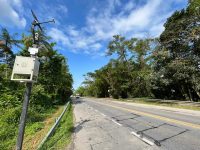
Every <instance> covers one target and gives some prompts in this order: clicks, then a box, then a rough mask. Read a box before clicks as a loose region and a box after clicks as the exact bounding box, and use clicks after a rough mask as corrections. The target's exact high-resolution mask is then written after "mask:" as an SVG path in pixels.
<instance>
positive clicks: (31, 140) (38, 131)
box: [23, 106, 64, 150]
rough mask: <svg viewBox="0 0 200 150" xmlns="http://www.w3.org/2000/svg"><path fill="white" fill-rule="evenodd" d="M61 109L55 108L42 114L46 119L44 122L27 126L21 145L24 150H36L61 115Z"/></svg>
mask: <svg viewBox="0 0 200 150" xmlns="http://www.w3.org/2000/svg"><path fill="white" fill-rule="evenodd" d="M63 107H64V106H57V107H55V108H52V109H51V110H49V111H48V112H46V113H45V114H43V115H44V116H45V118H46V119H45V120H44V121H40V122H35V123H31V124H27V127H26V130H25V135H24V137H25V138H24V143H23V149H24V150H30V149H33V150H34V149H37V147H38V145H39V144H40V142H41V140H42V139H43V137H44V136H45V135H46V133H47V132H48V131H49V129H50V128H51V127H52V126H53V124H54V123H55V119H56V118H57V117H59V116H60V114H61V113H62V111H63Z"/></svg>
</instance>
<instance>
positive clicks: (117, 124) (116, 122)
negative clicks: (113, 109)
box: [111, 119, 122, 126]
mask: <svg viewBox="0 0 200 150" xmlns="http://www.w3.org/2000/svg"><path fill="white" fill-rule="evenodd" d="M111 120H112V122H114V123H116V124H117V125H119V126H122V125H121V124H120V123H118V122H117V121H115V120H113V119H111Z"/></svg>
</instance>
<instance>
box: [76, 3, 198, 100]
mask: <svg viewBox="0 0 200 150" xmlns="http://www.w3.org/2000/svg"><path fill="white" fill-rule="evenodd" d="M198 6H200V0H193V1H189V2H188V6H187V8H185V9H182V10H180V11H176V12H174V13H173V15H172V16H171V17H169V18H168V19H167V21H166V23H165V24H164V27H165V30H164V31H163V32H162V34H161V35H160V37H159V38H156V39H152V38H143V39H138V38H134V37H133V38H131V39H127V38H126V37H123V36H121V35H115V36H113V39H112V41H110V42H109V44H108V51H107V56H111V55H114V56H117V58H115V57H114V58H115V59H110V61H109V63H108V64H107V65H105V66H103V67H102V68H100V69H98V70H96V71H94V72H89V73H87V74H86V75H85V81H84V82H83V84H82V86H81V87H79V88H78V89H77V91H76V92H77V93H79V94H80V95H82V96H96V97H108V96H112V97H114V98H127V97H151V98H161V99H179V100H191V101H198V100H200V23H199V22H200V8H199V7H198Z"/></svg>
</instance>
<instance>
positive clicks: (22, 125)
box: [16, 82, 32, 150]
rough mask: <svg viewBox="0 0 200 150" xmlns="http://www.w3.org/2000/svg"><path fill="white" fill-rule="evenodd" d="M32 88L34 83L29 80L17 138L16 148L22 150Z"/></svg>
mask: <svg viewBox="0 0 200 150" xmlns="http://www.w3.org/2000/svg"><path fill="white" fill-rule="evenodd" d="M31 89H32V83H31V82H27V83H26V91H25V93H24V102H23V107H22V114H21V117H20V124H19V133H18V138H17V146H16V150H22V144H23V139H24V130H25V125H26V117H27V111H28V104H29V99H30V94H31Z"/></svg>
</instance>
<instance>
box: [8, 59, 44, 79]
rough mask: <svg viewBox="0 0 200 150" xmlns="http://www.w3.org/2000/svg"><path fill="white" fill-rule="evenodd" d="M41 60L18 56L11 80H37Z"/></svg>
mask: <svg viewBox="0 0 200 150" xmlns="http://www.w3.org/2000/svg"><path fill="white" fill-rule="evenodd" d="M39 66H40V62H39V60H38V58H34V57H23V56H16V59H15V63H14V67H13V71H12V76H11V80H14V81H19V82H37V78H38V72H39Z"/></svg>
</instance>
